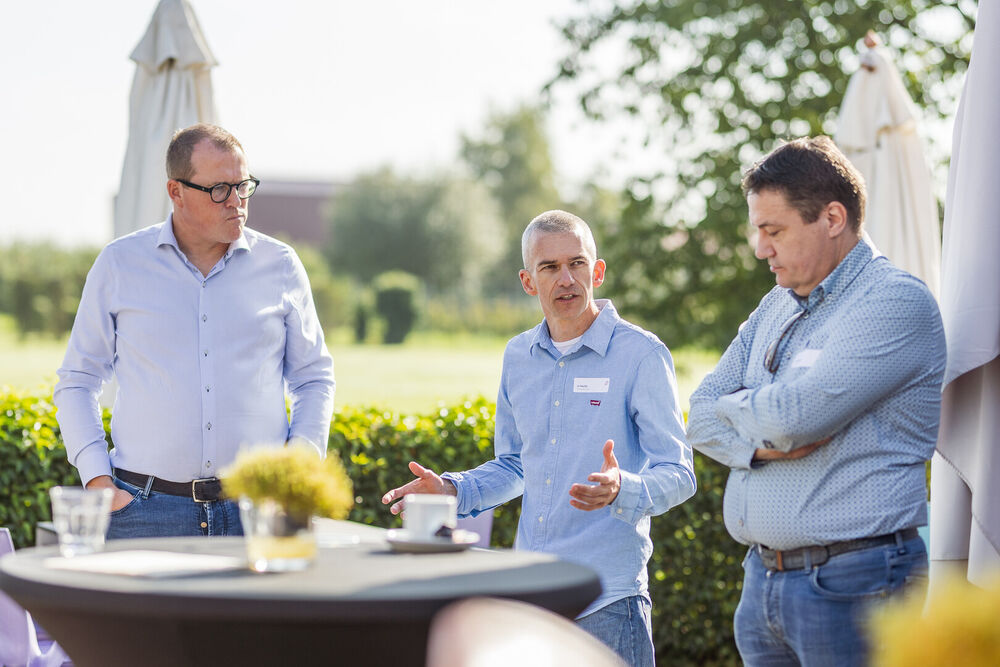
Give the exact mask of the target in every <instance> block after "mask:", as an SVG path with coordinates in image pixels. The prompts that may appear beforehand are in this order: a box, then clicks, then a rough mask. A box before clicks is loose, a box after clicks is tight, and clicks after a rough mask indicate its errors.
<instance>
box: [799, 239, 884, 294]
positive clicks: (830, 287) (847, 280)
mask: <svg viewBox="0 0 1000 667" xmlns="http://www.w3.org/2000/svg"><path fill="white" fill-rule="evenodd" d="M878 256H879V254H878V251H876V250H875V248H874V247H873V246H872V245H871V244H870V243H869V242H868V239H867V238H866V237H864V236H863V237H861V238H860V239H859V240H858V243H857V245H855V246H854V247H853V248H852V249H851V251H850V252H849V253H847V255H846V256H845V257H844V259H842V260H840V264H838V265H837V268H835V269H834V270H833V271H831V272H830V275H828V276H827V277H826V278H824V279H823V280H821V281H820V283H819V285H817V286H816V287H814V288H813V290H812V292H810V293H809V296H808V297H807V298H806V299H802V298H801V297H799V296H798V295H796V294H795V292H793V291H792V290H788V292H789V294H791V295H792V296H793V297H795V298H796V299H798V300H799V302H800V303H804V305H805V306H806V308H813V307H815V306H817V305H819V304H820V303H821V302H822V301H823V300H824V299H825V298H827V297H831V296H832V295H834V294H837V293H838V292H843V291H844V290H845V289H847V286H848V285H850V284H851V283H852V282H854V279H855V278H857V277H858V274H860V273H861V270H862V269H864V268H865V266H867V265H868V262H870V261H871V260H872V259H874V258H875V257H878Z"/></svg>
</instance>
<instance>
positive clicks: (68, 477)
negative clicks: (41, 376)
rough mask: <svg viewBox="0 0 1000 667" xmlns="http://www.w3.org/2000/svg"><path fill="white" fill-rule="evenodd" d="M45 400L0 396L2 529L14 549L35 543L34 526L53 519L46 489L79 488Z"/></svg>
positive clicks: (47, 399)
mask: <svg viewBox="0 0 1000 667" xmlns="http://www.w3.org/2000/svg"><path fill="white" fill-rule="evenodd" d="M55 415H56V408H55V406H54V405H52V402H51V400H50V398H49V397H44V398H43V397H40V396H31V395H24V396H19V395H17V394H12V393H0V526H6V527H7V528H10V532H11V536H12V537H13V538H14V545H15V546H17V547H24V546H29V545H31V544H34V542H35V524H37V523H38V522H39V521H48V520H50V519H51V518H52V515H51V513H50V512H51V510H50V506H49V488H50V487H52V486H57V485H60V484H66V485H70V486H79V485H80V477H79V475H77V473H76V469H75V468H73V467H72V466H71V465H70V464H69V461H67V460H66V450H65V449H64V448H63V444H62V440H61V438H60V437H59V425H58V424H57V423H56V417H55Z"/></svg>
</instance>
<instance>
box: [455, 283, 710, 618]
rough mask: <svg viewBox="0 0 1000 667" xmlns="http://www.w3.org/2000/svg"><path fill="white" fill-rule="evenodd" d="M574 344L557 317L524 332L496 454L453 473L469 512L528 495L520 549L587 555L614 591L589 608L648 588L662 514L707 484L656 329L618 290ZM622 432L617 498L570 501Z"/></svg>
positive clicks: (503, 398) (517, 341) (503, 387)
mask: <svg viewBox="0 0 1000 667" xmlns="http://www.w3.org/2000/svg"><path fill="white" fill-rule="evenodd" d="M598 305H599V307H601V312H600V314H599V315H598V317H597V319H596V320H595V321H594V323H593V324H592V325H591V326H590V328H589V329H588V330H587V331H586V332H585V333H584V334H583V336H582V338H581V339H580V341H579V342H578V343H577V344H576V345H575V346H574V347H573V348H572V349H571V350H569V351H568V352H567V353H566V354H565V355H561V354H560V353H559V352H558V350H557V349H556V347H555V345H553V343H552V339H551V338H550V336H549V330H548V326H547V325H546V324H545V322H542V323H541V324H540V325H538V326H537V327H535V328H534V329H532V330H531V331H527V332H525V333H523V334H521V335H520V336H517V337H516V338H514V339H512V340H511V341H510V342H509V343H508V345H507V349H506V351H505V353H504V360H503V373H502V377H501V381H500V391H499V396H498V398H497V416H496V437H495V440H494V450H495V454H496V458H495V459H493V460H492V461H488V462H487V463H485V464H483V465H481V466H479V467H478V468H476V469H474V470H471V471H468V472H464V473H445V474H444V475H443V476H444V477H445V478H447V479H450V480H452V481H453V482H454V483H455V486H456V487H457V489H458V512H459V514H460V515H469V514H472V515H475V514H478V513H480V512H482V511H485V510H490V509H492V508H494V507H496V506H497V505H500V504H502V503H505V502H507V501H508V500H511V499H512V498H516V497H517V496H518V495H523V502H522V505H521V520H520V523H519V524H518V529H517V541H516V544H515V546H516V548H518V549H528V550H531V551H542V552H547V553H551V554H555V555H557V556H559V557H561V558H564V559H566V560H569V561H573V562H577V563H581V564H583V565H587V566H589V567H591V568H592V569H593V570H595V571H596V572H597V573H598V574H599V575H600V577H601V584H602V586H603V593H602V594H601V597H600V598H598V599H597V600H596V601H594V602H593V603H592V604H591V605H590V606H589V607H588V608H587V609H586V610H584V612H583V614H588V613H591V612H592V611H596V610H597V609H600V608H601V607H603V606H605V605H608V604H610V603H612V602H614V601H615V600H618V599H621V598H623V597H627V596H631V595H638V594H642V593H646V591H647V576H646V562H647V561H648V560H649V557H650V555H651V554H652V551H653V546H652V542H651V541H650V539H649V522H650V517H651V516H654V515H657V514H662V513H663V512H666V511H667V510H668V509H670V508H671V507H673V506H675V505H678V504H680V503H681V502H683V501H684V500H686V499H688V498H690V497H691V496H692V495H693V494H694V491H695V478H694V469H693V465H692V456H691V449H690V448H689V447H688V445H687V443H686V442H685V440H684V426H683V422H682V417H681V410H680V406H679V404H678V400H677V386H676V382H675V379H674V368H673V360H672V359H671V357H670V353H669V352H668V351H667V348H666V346H664V345H663V343H661V342H660V341H659V340H658V339H657V338H656V337H655V336H654V335H652V334H650V333H649V332H646V331H643V330H642V329H640V328H639V327H636V326H634V325H632V324H630V323H628V322H626V321H624V320H622V319H621V318H620V317H618V313H617V312H616V311H615V308H614V306H613V305H612V304H611V302H610V301H606V300H601V301H598ZM608 439H611V440H614V442H615V449H614V451H615V456H616V457H617V458H618V462H619V465H620V467H621V491H620V492H619V493H618V497H617V498H616V499H615V501H614V502H613V503H612V504H611V505H610V506H609V507H606V508H602V509H600V510H595V511H592V512H585V511H582V510H578V509H576V508H574V507H572V506H571V505H570V504H569V501H570V496H569V489H570V486H572V485H573V484H574V483H578V482H579V483H587V476H588V475H589V474H590V473H593V472H599V471H600V469H601V465H602V463H603V461H604V457H603V455H602V449H603V447H604V443H605V441H606V440H608Z"/></svg>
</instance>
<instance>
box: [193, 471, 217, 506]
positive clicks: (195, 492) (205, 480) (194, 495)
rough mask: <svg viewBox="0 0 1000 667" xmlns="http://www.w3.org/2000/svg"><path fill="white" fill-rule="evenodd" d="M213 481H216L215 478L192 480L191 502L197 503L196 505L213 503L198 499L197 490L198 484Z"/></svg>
mask: <svg viewBox="0 0 1000 667" xmlns="http://www.w3.org/2000/svg"><path fill="white" fill-rule="evenodd" d="M213 479H215V478H214V477H202V478H201V479H193V480H191V500H193V501H195V502H196V503H210V502H212V501H211V500H201V499H199V498H198V492H197V491H196V490H195V489H196V487H195V485H196V484H197V483H198V482H211V481H212V480H213Z"/></svg>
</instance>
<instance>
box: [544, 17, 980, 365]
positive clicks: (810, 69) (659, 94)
mask: <svg viewBox="0 0 1000 667" xmlns="http://www.w3.org/2000/svg"><path fill="white" fill-rule="evenodd" d="M602 7H603V8H601V9H595V10H593V11H592V12H591V13H588V14H585V15H581V16H576V17H575V18H573V19H571V20H569V21H567V22H566V23H565V24H564V25H563V26H562V31H563V35H564V37H565V39H566V41H567V43H568V45H569V47H570V49H571V55H570V56H568V57H567V58H565V59H564V60H563V62H562V63H561V65H560V71H559V74H558V75H557V76H556V78H555V79H554V80H553V82H552V83H550V84H549V85H550V87H551V86H564V85H571V86H573V87H574V90H576V91H577V93H578V95H579V101H580V104H581V106H582V108H583V110H584V111H585V113H586V114H587V115H588V116H589V117H590V118H592V119H594V120H596V121H598V122H606V121H611V120H621V119H622V118H629V119H631V122H632V123H633V127H634V126H635V125H639V126H641V127H642V128H644V130H643V131H642V135H643V137H642V138H643V141H644V142H645V145H646V146H647V147H648V150H650V151H656V152H657V153H658V154H660V155H663V156H664V166H663V168H662V169H660V170H659V171H657V172H656V173H644V174H636V175H635V176H636V177H635V179H634V180H633V181H632V182H631V183H630V184H629V186H628V187H627V188H626V191H625V193H624V198H625V203H624V206H623V212H622V215H621V216H620V218H619V219H618V220H614V221H612V222H611V223H609V227H608V228H606V229H605V230H603V232H604V233H603V234H602V236H603V237H604V238H605V243H604V248H603V251H602V254H603V255H604V256H605V257H606V258H607V259H608V260H609V266H610V267H611V268H612V269H614V270H611V271H609V278H608V280H609V284H608V290H607V291H608V293H609V294H612V295H614V296H615V298H616V300H617V301H618V302H619V303H620V307H621V310H622V311H623V313H624V314H626V316H628V317H631V318H633V319H636V320H638V321H640V322H642V323H643V324H645V325H646V326H648V327H650V328H652V329H654V330H655V331H657V332H658V333H659V334H660V335H661V336H662V337H663V338H664V340H666V341H667V342H668V344H672V345H677V344H681V343H696V344H702V345H710V346H715V347H722V346H724V345H725V344H726V343H727V342H728V341H729V340H730V339H731V338H732V337H733V335H734V334H735V332H736V328H737V325H738V324H739V323H740V322H741V321H742V320H743V318H745V316H746V315H747V313H748V312H749V311H750V310H751V309H752V308H753V307H754V305H755V304H756V303H757V301H758V300H759V299H760V297H761V296H762V294H763V293H764V292H765V291H766V290H767V289H769V288H770V287H771V286H772V285H773V279H772V277H771V276H770V274H769V272H768V270H767V267H766V266H765V265H763V263H761V262H759V261H757V260H756V259H755V258H754V257H753V252H752V250H751V248H750V247H749V245H748V243H747V241H748V229H747V225H746V208H745V203H744V201H743V198H742V195H741V192H740V188H739V182H740V176H741V173H742V172H743V171H744V170H745V169H746V168H747V167H749V166H750V165H751V164H752V163H753V161H754V160H756V159H757V158H759V157H760V156H761V155H763V154H765V153H766V152H767V151H769V150H770V149H771V148H773V147H774V146H775V145H777V144H778V142H780V141H781V140H783V139H787V138H791V137H795V136H802V135H815V134H821V133H826V134H832V133H833V131H834V129H835V128H834V124H835V121H836V115H837V110H838V107H839V104H840V101H841V99H842V98H843V95H844V92H845V90H846V87H847V82H848V79H849V77H850V75H851V74H852V73H853V72H854V71H855V70H856V69H857V66H858V55H857V53H858V47H859V45H860V41H861V38H862V37H863V36H864V35H865V33H866V31H868V30H869V29H873V30H875V31H876V33H878V34H879V35H880V36H881V37H882V39H883V41H884V42H885V44H886V46H887V47H888V48H889V49H890V51H891V52H893V53H894V54H895V56H896V57H897V61H898V64H899V67H900V70H901V72H902V74H903V76H904V79H905V81H906V84H907V87H908V88H909V91H910V93H911V95H912V96H913V98H914V100H915V101H916V103H917V105H918V106H921V107H923V109H924V111H925V114H927V115H928V116H930V117H932V118H933V117H940V116H942V115H944V114H947V113H949V112H950V111H952V109H953V108H954V105H955V103H956V102H957V92H958V86H957V85H956V83H957V82H958V81H959V80H960V74H961V73H963V72H964V70H965V66H966V62H967V59H968V54H969V49H970V46H971V40H970V37H969V35H970V32H971V30H972V28H973V26H974V19H973V15H974V13H975V6H974V4H973V3H972V2H971V1H970V0H957V1H956V0H952V2H946V3H938V2H933V1H932V0H887V1H878V2H876V1H875V0H859V1H858V2H847V1H846V0H796V1H792V0H758V1H756V2H748V1H746V0H720V1H719V2H709V1H708V0H670V1H666V2H638V1H632V2H622V3H614V4H613V5H610V4H609V5H602ZM609 63H611V65H609Z"/></svg>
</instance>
